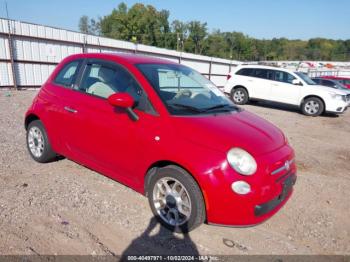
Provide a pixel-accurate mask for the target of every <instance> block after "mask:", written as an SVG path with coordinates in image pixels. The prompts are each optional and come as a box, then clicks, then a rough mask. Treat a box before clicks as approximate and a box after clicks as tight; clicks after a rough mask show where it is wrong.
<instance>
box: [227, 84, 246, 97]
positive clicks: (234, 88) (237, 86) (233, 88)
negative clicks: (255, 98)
mask: <svg viewBox="0 0 350 262" xmlns="http://www.w3.org/2000/svg"><path fill="white" fill-rule="evenodd" d="M237 88H243V89H244V90H245V91H247V93H248V96H249V91H248V88H246V87H245V86H242V85H235V86H234V87H232V89H231V92H232V91H233V90H236V89H237Z"/></svg>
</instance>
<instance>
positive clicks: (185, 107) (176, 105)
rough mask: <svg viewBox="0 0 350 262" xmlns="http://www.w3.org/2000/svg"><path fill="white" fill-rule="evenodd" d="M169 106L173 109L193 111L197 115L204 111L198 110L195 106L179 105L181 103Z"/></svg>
mask: <svg viewBox="0 0 350 262" xmlns="http://www.w3.org/2000/svg"><path fill="white" fill-rule="evenodd" d="M168 106H171V107H180V108H183V109H188V110H191V111H193V112H196V113H202V112H203V110H202V109H200V108H198V107H194V106H190V105H185V104H179V103H172V104H168Z"/></svg>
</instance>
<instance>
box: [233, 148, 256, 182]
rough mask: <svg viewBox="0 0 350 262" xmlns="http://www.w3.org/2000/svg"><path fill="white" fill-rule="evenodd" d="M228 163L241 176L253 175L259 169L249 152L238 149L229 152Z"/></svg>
mask: <svg viewBox="0 0 350 262" xmlns="http://www.w3.org/2000/svg"><path fill="white" fill-rule="evenodd" d="M227 161H228V162H229V164H230V165H231V166H232V168H233V169H234V170H236V171H237V172H238V173H240V174H241V175H246V176H250V175H253V174H254V173H255V172H256V169H257V164H256V162H255V159H254V158H253V157H252V156H251V155H250V154H249V153H248V152H247V151H245V150H243V149H241V148H238V147H235V148H232V149H231V150H230V151H228V153H227Z"/></svg>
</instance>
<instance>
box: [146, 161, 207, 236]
mask: <svg viewBox="0 0 350 262" xmlns="http://www.w3.org/2000/svg"><path fill="white" fill-rule="evenodd" d="M150 176H151V177H149V178H148V181H149V183H148V185H147V186H146V190H147V196H148V201H149V204H150V206H151V209H152V212H153V214H154V215H155V217H156V218H157V220H158V221H159V222H160V223H161V224H162V225H163V226H164V227H166V228H168V229H169V230H171V231H174V232H178V233H188V232H189V231H191V230H193V229H195V228H196V227H198V226H200V225H201V224H202V223H204V221H205V204H204V200H203V196H202V192H201V190H200V189H199V186H198V184H197V182H196V181H195V180H194V179H193V177H192V176H191V175H190V174H189V173H188V172H186V171H185V170H183V169H182V168H180V167H178V166H175V165H169V166H166V167H163V168H158V169H157V170H156V171H155V172H152V173H151V174H150Z"/></svg>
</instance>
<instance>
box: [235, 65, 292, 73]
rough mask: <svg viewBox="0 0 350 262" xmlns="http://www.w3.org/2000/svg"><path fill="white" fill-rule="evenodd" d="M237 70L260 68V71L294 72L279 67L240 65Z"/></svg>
mask: <svg viewBox="0 0 350 262" xmlns="http://www.w3.org/2000/svg"><path fill="white" fill-rule="evenodd" d="M236 68H237V69H241V68H258V69H271V70H280V71H286V72H292V71H291V70H288V69H286V68H282V67H277V66H267V65H239V66H237V67H236Z"/></svg>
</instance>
